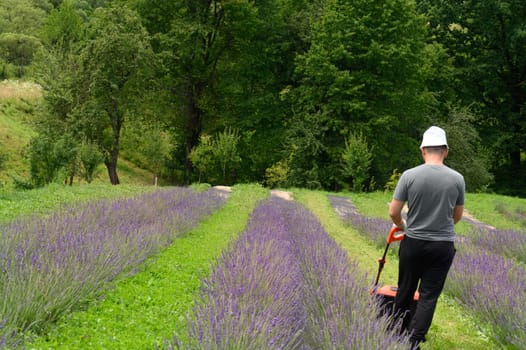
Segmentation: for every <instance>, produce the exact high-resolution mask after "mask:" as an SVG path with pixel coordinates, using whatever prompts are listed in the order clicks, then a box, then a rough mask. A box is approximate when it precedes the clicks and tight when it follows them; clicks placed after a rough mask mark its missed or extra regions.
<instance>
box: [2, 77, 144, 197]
mask: <svg viewBox="0 0 526 350" xmlns="http://www.w3.org/2000/svg"><path fill="white" fill-rule="evenodd" d="M41 97H42V94H41V91H40V88H39V86H38V85H36V84H33V83H30V82H20V81H2V82H0V158H3V159H4V162H3V166H2V167H1V168H0V188H7V189H9V188H12V186H13V179H28V178H29V162H28V160H27V157H26V156H25V152H26V149H27V145H28V144H29V141H30V139H31V137H33V136H34V135H35V131H34V130H33V127H32V122H33V120H34V119H35V117H36V116H37V115H38V113H39V107H40V103H41ZM118 174H119V178H120V180H121V183H123V184H136V185H148V184H151V183H152V182H153V179H152V175H151V174H150V173H149V172H148V171H145V170H142V169H139V168H138V167H137V166H135V165H134V164H133V163H130V162H128V161H126V160H125V159H122V158H121V159H119V164H118ZM77 181H78V180H77ZM94 182H95V183H108V182H109V180H108V175H107V172H106V168H105V167H104V166H103V165H101V166H100V167H99V169H98V170H97V177H96V179H95V180H94Z"/></svg>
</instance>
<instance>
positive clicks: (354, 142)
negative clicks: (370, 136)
mask: <svg viewBox="0 0 526 350" xmlns="http://www.w3.org/2000/svg"><path fill="white" fill-rule="evenodd" d="M372 159H373V152H372V150H371V149H369V145H368V143H367V140H366V139H365V137H364V136H363V135H362V134H356V133H351V136H350V137H349V139H348V140H345V149H344V150H343V153H342V163H343V164H342V167H343V177H344V178H345V177H350V178H351V188H352V190H353V191H355V192H361V191H362V190H363V186H364V183H365V181H366V180H367V179H368V178H369V170H370V167H371V162H372Z"/></svg>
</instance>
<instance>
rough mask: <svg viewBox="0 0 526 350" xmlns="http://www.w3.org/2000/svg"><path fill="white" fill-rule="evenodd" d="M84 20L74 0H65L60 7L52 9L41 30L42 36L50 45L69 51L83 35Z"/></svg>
mask: <svg viewBox="0 0 526 350" xmlns="http://www.w3.org/2000/svg"><path fill="white" fill-rule="evenodd" d="M82 25H83V21H82V18H81V16H80V15H79V13H78V12H77V11H76V10H75V7H74V6H73V1H72V0H65V1H63V2H62V4H60V7H59V8H58V9H53V10H51V13H50V14H49V16H48V17H47V18H46V21H45V23H44V26H43V28H42V31H41V35H40V36H41V38H42V39H43V41H44V42H45V43H46V44H47V45H49V46H54V47H58V48H59V49H60V50H61V52H63V53H68V52H70V51H71V48H72V45H74V44H75V43H76V42H78V41H79V40H80V39H81V37H82Z"/></svg>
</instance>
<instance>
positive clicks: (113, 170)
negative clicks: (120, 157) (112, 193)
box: [104, 159, 120, 185]
mask: <svg viewBox="0 0 526 350" xmlns="http://www.w3.org/2000/svg"><path fill="white" fill-rule="evenodd" d="M104 164H105V165H106V168H107V169H108V175H109V177H110V182H111V184H112V185H118V184H120V182H119V176H118V175H117V159H114V160H108V161H105V162H104Z"/></svg>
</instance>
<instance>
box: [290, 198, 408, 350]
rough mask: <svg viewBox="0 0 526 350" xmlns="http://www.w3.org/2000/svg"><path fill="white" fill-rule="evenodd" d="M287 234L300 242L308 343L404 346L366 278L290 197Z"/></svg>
mask: <svg viewBox="0 0 526 350" xmlns="http://www.w3.org/2000/svg"><path fill="white" fill-rule="evenodd" d="M289 206H290V208H289V209H288V211H287V214H288V220H289V222H290V227H291V234H292V236H293V237H294V241H295V243H296V245H297V246H299V247H300V252H301V254H300V260H301V266H302V269H303V271H304V273H303V274H304V278H305V280H306V282H307V283H306V289H305V299H304V300H305V307H306V309H307V310H306V311H307V315H308V318H307V325H306V332H305V334H306V337H305V343H306V344H307V345H308V348H310V349H334V348H336V349H407V348H408V345H407V344H406V340H405V339H404V338H402V337H400V336H398V335H397V334H394V333H393V332H392V331H390V330H388V327H387V326H388V320H387V319H385V318H378V314H379V310H378V309H377V307H378V305H376V304H374V302H373V301H374V300H373V299H370V295H369V291H370V290H371V285H370V278H369V277H368V276H367V275H366V274H365V273H364V272H363V271H361V270H360V269H359V267H358V265H357V263H355V262H350V261H349V257H348V255H347V253H346V251H345V250H344V249H343V248H342V247H341V246H340V245H338V244H337V243H336V242H335V241H334V240H333V239H332V238H331V237H330V236H329V235H328V234H327V233H326V232H325V230H324V229H323V227H322V226H321V224H320V223H319V221H318V220H317V219H316V218H315V217H314V216H313V215H312V214H311V213H310V212H309V211H307V210H306V209H305V208H303V207H300V206H299V205H297V204H294V203H290V204H289Z"/></svg>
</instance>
